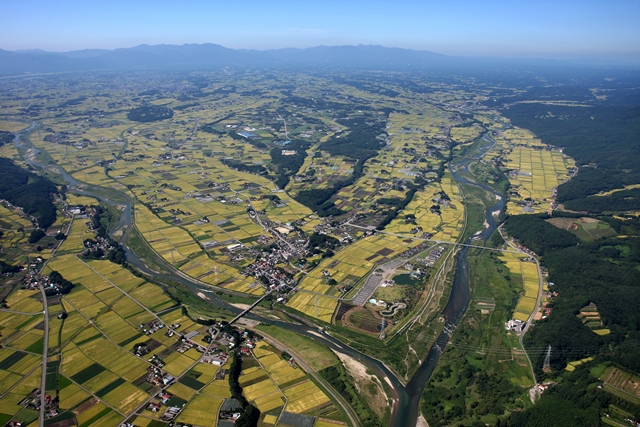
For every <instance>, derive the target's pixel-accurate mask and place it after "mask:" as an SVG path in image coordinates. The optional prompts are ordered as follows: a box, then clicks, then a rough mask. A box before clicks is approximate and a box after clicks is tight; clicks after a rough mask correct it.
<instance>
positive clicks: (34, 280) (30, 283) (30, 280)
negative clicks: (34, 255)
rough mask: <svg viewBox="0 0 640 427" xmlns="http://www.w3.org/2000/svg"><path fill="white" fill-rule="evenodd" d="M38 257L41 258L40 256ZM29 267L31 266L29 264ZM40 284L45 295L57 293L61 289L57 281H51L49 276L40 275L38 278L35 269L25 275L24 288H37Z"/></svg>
mask: <svg viewBox="0 0 640 427" xmlns="http://www.w3.org/2000/svg"><path fill="white" fill-rule="evenodd" d="M38 258H39V259H40V260H42V258H40V257H38ZM40 263H42V261H40ZM35 266H37V264H35V265H34V267H35ZM29 267H31V265H30V266H29ZM40 285H42V287H43V288H44V290H45V292H46V293H47V295H49V294H51V295H55V294H59V293H60V290H61V289H60V286H59V285H58V284H57V283H55V282H52V281H51V279H50V278H49V276H41V277H40V278H38V277H37V275H36V272H35V271H34V272H33V273H29V274H27V275H26V276H25V278H24V284H23V288H24V289H29V290H36V289H39V287H40Z"/></svg>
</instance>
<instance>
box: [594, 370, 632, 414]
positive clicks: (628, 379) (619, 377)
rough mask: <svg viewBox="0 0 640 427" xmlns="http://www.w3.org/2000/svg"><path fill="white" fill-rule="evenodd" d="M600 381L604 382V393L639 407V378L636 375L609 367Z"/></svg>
mask: <svg viewBox="0 0 640 427" xmlns="http://www.w3.org/2000/svg"><path fill="white" fill-rule="evenodd" d="M601 379H603V380H604V389H605V390H606V391H608V392H609V393H611V394H613V395H615V396H618V397H621V398H623V399H625V400H628V401H629V402H631V403H633V404H635V405H640V378H639V377H638V376H637V375H633V374H630V373H628V372H625V371H623V370H622V369H618V368H614V367H609V368H608V369H607V370H606V371H605V373H604V375H603V376H601Z"/></svg>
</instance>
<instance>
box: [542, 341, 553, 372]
mask: <svg viewBox="0 0 640 427" xmlns="http://www.w3.org/2000/svg"><path fill="white" fill-rule="evenodd" d="M542 372H546V373H549V372H551V345H549V348H547V355H546V356H545V357H544V365H543V366H542Z"/></svg>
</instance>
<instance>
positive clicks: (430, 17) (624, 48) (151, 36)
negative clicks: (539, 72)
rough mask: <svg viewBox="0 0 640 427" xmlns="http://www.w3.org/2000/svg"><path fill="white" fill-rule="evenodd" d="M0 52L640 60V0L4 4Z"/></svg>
mask: <svg viewBox="0 0 640 427" xmlns="http://www.w3.org/2000/svg"><path fill="white" fill-rule="evenodd" d="M0 16H2V18H3V19H2V25H1V26H0V48H1V49H7V50H17V49H34V48H39V49H45V50H50V51H67V50H76V49H85V48H106V49H114V48H118V47H131V46H136V45H139V44H143V43H147V44H161V43H166V44H183V43H217V44H221V45H223V46H226V47H231V48H246V49H270V48H280V47H310V46H317V45H321V44H324V45H340V44H380V45H383V46H388V47H403V48H412V49H419V50H431V51H434V52H439V53H445V54H455V55H500V56H535V57H580V56H625V55H630V56H640V0H609V1H605V0H601V1H593V0H581V1H574V0H566V1H563V0H555V1H547V0H511V1H506V0H504V1H503V0H500V1H480V0H478V1H463V0H453V1H447V2H445V1H442V0H440V1H428V0H423V1H402V0H399V1H394V2H390V1H375V0H368V1H362V0H341V1H334V0H319V1H314V2H308V1H304V0H297V1H279V0H271V1H242V0H241V1H229V0H225V1H219V0H208V1H205V0H173V1H164V0H154V1H147V0H144V1H136V0H129V1H120V0H109V1H100V2H97V1H92V0H47V1H42V0H1V1H0Z"/></svg>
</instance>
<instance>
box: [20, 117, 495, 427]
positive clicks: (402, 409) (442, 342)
mask: <svg viewBox="0 0 640 427" xmlns="http://www.w3.org/2000/svg"><path fill="white" fill-rule="evenodd" d="M34 127H35V123H34V124H32V125H31V126H30V127H29V128H28V129H26V130H25V131H23V132H21V133H20V134H18V135H17V136H16V138H15V140H14V142H15V144H16V146H18V147H19V148H21V149H23V151H22V152H23V153H28V155H25V156H24V159H25V161H26V162H27V163H29V164H31V165H33V166H36V167H38V168H46V167H47V166H46V165H44V164H42V163H39V162H37V161H36V155H37V154H38V153H39V151H38V150H37V149H36V148H35V147H32V146H30V145H27V144H23V143H22V141H21V139H20V135H21V134H24V133H29V132H31V131H32V130H33V129H34ZM483 138H484V139H485V140H486V141H487V142H490V143H492V145H491V146H486V147H484V149H481V150H480V152H479V153H478V154H476V155H475V156H473V157H468V158H465V159H464V160H462V161H460V162H458V163H455V164H450V165H449V170H450V171H451V173H452V175H453V177H454V178H455V180H456V181H457V182H458V183H464V184H467V185H474V186H477V187H481V188H483V189H484V190H486V191H488V192H490V193H492V194H494V195H495V196H498V197H497V199H498V202H497V203H496V204H495V205H493V206H491V207H489V208H487V209H486V211H485V219H486V224H485V225H486V228H485V229H484V230H482V231H481V232H480V233H479V234H477V235H475V236H473V237H470V238H469V239H468V240H467V241H466V242H465V243H471V240H472V239H478V240H486V239H488V238H489V237H490V236H491V234H492V233H493V232H494V231H495V229H496V227H497V225H498V224H497V222H496V219H495V217H494V215H493V212H496V211H500V212H502V210H503V208H504V205H505V198H504V196H503V195H502V194H499V193H497V192H496V191H495V190H493V189H492V188H490V187H488V186H485V185H482V184H478V183H475V182H472V181H469V180H467V179H465V178H463V177H461V176H460V175H458V173H457V172H456V171H457V170H460V169H468V167H469V164H470V163H471V162H472V161H474V160H475V159H478V158H480V157H482V156H483V155H484V154H485V153H486V152H487V151H488V150H489V149H490V148H491V147H492V146H493V141H492V140H491V139H489V134H488V133H487V134H485V135H484V136H483ZM58 171H59V172H60V174H61V176H62V177H63V178H64V179H65V180H66V181H67V185H68V187H69V188H70V189H73V188H74V187H77V185H78V182H77V181H76V180H75V179H73V178H72V177H71V176H70V175H69V174H67V173H66V172H65V171H64V170H62V168H60V167H58ZM76 191H77V189H76ZM79 192H80V193H82V194H85V195H88V196H93V197H96V198H98V199H100V200H102V201H103V202H105V203H108V204H115V203H116V202H113V201H111V200H107V199H105V198H104V197H100V196H98V195H96V194H92V193H91V192H90V191H87V190H82V191H79ZM131 224H132V221H131V203H130V202H129V203H128V204H127V205H126V207H125V209H124V210H123V212H122V216H121V218H120V222H119V224H118V226H117V227H116V228H115V229H114V230H112V231H111V234H113V232H115V231H116V230H119V229H122V228H123V227H126V230H127V231H128V230H130V229H131ZM122 237H124V236H122ZM120 240H121V243H122V244H123V247H124V250H125V252H126V255H127V262H128V263H129V264H131V265H133V266H134V267H135V268H136V269H138V270H140V271H142V272H143V273H145V274H148V275H150V276H152V277H155V278H157V279H158V280H160V281H162V280H163V279H164V280H171V281H174V282H179V283H181V284H182V285H184V286H185V287H187V288H188V289H189V290H190V291H191V292H193V293H194V294H197V293H203V292H204V293H206V295H207V296H208V297H209V300H208V301H207V302H209V303H211V304H213V305H215V306H217V307H222V308H225V309H227V310H229V311H231V312H233V313H240V312H241V311H242V310H240V309H238V308H236V307H234V306H232V305H230V304H229V303H227V302H226V301H224V300H222V299H220V298H218V297H217V296H216V294H215V293H213V292H211V290H210V289H207V288H205V287H203V286H201V285H199V284H198V283H196V282H194V281H191V280H189V279H188V278H187V277H185V276H181V275H179V274H177V273H170V274H161V273H158V272H156V271H153V270H151V269H150V268H148V267H147V265H146V264H145V262H144V260H142V259H141V258H140V257H138V256H137V255H136V254H135V253H134V252H133V251H132V250H131V249H130V248H129V247H127V246H126V245H125V244H124V242H125V239H124V238H121V239H120ZM469 249H470V248H469V247H468V246H463V247H462V249H461V250H460V251H459V252H458V255H457V263H456V268H455V273H454V278H453V286H452V289H451V294H450V295H449V300H448V301H447V305H446V306H445V308H444V310H443V313H442V314H443V317H444V319H445V327H444V329H443V331H442V333H441V334H440V336H439V337H438V338H437V339H436V341H435V343H434V344H433V345H432V346H431V349H430V350H429V353H428V354H427V357H426V359H425V360H424V361H423V363H422V364H421V365H420V367H419V368H418V370H417V371H416V373H415V374H414V375H413V377H412V378H411V380H410V381H409V383H408V384H407V385H406V386H404V385H403V384H402V383H401V382H400V381H399V380H398V379H397V378H396V376H395V375H394V374H393V373H392V372H391V371H390V370H389V369H388V368H387V367H386V366H385V365H384V364H383V363H381V362H380V361H378V360H376V359H373V358H371V357H369V356H367V355H365V354H362V353H360V352H358V351H356V350H354V349H352V348H351V347H349V346H347V345H346V344H344V343H342V342H341V341H339V340H338V339H336V338H334V337H332V336H330V335H328V334H326V333H323V334H319V333H318V331H317V329H316V328H315V327H312V326H308V325H304V324H293V323H288V322H283V321H274V320H273V319H264V318H261V317H260V316H257V315H255V314H252V313H250V314H248V315H247V317H250V318H252V319H254V320H262V321H265V322H268V323H271V324H273V325H276V326H279V327H282V328H285V329H288V330H290V331H293V332H296V333H298V334H301V335H304V336H307V337H309V338H311V339H313V340H315V341H319V342H322V343H323V344H324V345H326V346H327V347H329V348H331V349H333V350H336V351H339V352H341V353H344V354H347V355H349V356H351V357H353V358H355V359H357V360H359V361H360V362H362V363H364V364H366V365H368V366H369V367H370V368H371V369H373V370H374V371H375V372H376V374H377V375H378V376H379V377H380V378H385V377H386V378H387V379H388V380H389V381H388V382H387V383H388V384H389V385H390V387H391V392H392V397H393V401H394V404H393V407H392V409H391V416H390V419H389V424H388V425H389V426H390V427H412V426H415V425H416V424H417V420H418V416H419V415H420V399H421V397H422V393H423V391H424V388H425V386H426V384H427V382H428V381H429V378H431V375H432V374H433V371H434V369H435V368H436V365H437V364H438V360H439V359H440V355H441V353H442V350H443V349H444V347H445V346H446V345H447V343H448V342H449V339H450V337H451V334H452V332H453V331H454V330H455V327H456V326H457V325H458V323H459V322H460V320H461V319H462V317H463V316H464V313H465V312H466V310H467V307H468V306H469V301H470V297H471V296H470V290H469V269H468V260H467V255H468V252H469ZM159 262H161V263H163V264H165V266H166V267H167V271H171V272H173V271H175V270H174V269H173V267H172V266H171V265H170V264H168V263H167V262H163V261H162V260H160V261H159Z"/></svg>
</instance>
